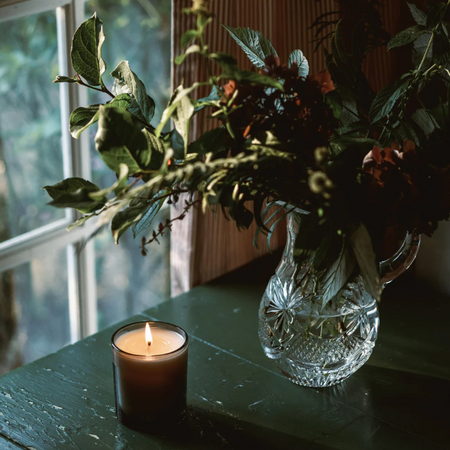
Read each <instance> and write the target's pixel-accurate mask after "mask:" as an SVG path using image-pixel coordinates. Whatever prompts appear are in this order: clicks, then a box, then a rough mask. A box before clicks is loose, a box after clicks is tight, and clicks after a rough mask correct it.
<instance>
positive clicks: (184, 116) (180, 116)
mask: <svg viewBox="0 0 450 450" xmlns="http://www.w3.org/2000/svg"><path fill="white" fill-rule="evenodd" d="M194 111H195V109H194V104H193V103H192V101H191V99H190V98H189V97H188V96H187V95H186V96H184V97H182V98H181V100H180V101H179V102H178V104H177V107H176V109H175V111H174V113H173V114H172V120H173V124H174V126H175V129H176V130H177V131H178V133H179V134H180V136H181V137H182V138H183V142H184V153H185V154H186V153H187V148H188V144H189V124H190V121H191V117H192V116H193V115H194ZM183 156H184V155H183Z"/></svg>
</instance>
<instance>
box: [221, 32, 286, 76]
mask: <svg viewBox="0 0 450 450" xmlns="http://www.w3.org/2000/svg"><path fill="white" fill-rule="evenodd" d="M222 26H223V27H224V28H225V29H226V30H227V31H228V33H230V35H231V37H232V38H233V39H234V40H235V41H236V42H237V43H238V45H239V46H240V47H241V48H242V50H244V52H245V54H246V55H247V56H248V58H249V59H250V61H251V63H252V64H253V65H254V66H255V67H258V68H259V69H262V68H263V67H264V66H265V62H264V60H265V59H266V58H267V56H270V55H275V56H278V55H277V52H276V51H275V49H274V48H273V45H272V44H271V43H270V41H269V40H268V39H267V38H266V37H265V36H264V35H263V34H262V33H260V32H259V31H255V30H252V29H250V28H233V27H229V26H226V25H222Z"/></svg>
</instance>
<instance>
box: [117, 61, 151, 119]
mask: <svg viewBox="0 0 450 450" xmlns="http://www.w3.org/2000/svg"><path fill="white" fill-rule="evenodd" d="M111 75H112V76H113V77H114V78H115V81H114V88H113V90H114V91H115V93H122V92H128V93H130V94H132V96H133V98H134V99H135V101H136V103H135V104H132V105H131V106H130V108H129V111H130V112H131V113H133V114H134V115H136V116H138V117H139V118H141V119H143V120H144V121H146V122H147V123H150V121H151V120H152V119H153V116H154V115H155V102H154V101H153V99H152V98H151V97H150V96H149V95H148V94H147V91H146V89H145V85H144V83H143V82H142V81H141V80H140V79H139V77H138V76H137V75H136V74H135V73H134V72H133V71H132V70H131V69H130V65H129V64H128V61H121V62H120V63H119V64H118V65H117V67H116V68H115V69H114V70H113V71H112V72H111Z"/></svg>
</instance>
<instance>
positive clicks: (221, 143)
mask: <svg viewBox="0 0 450 450" xmlns="http://www.w3.org/2000/svg"><path fill="white" fill-rule="evenodd" d="M228 137H229V134H228V131H227V130H226V129H225V128H214V129H213V130H210V131H207V132H206V133H204V134H202V135H201V136H200V138H199V139H197V140H196V141H194V142H192V143H191V144H189V148H188V153H198V154H199V155H206V154H207V153H210V152H211V153H212V154H213V155H215V154H216V153H218V152H219V151H221V150H223V149H225V148H227V144H226V139H227V138H228Z"/></svg>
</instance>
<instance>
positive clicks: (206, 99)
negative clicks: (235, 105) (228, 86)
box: [195, 85, 220, 113]
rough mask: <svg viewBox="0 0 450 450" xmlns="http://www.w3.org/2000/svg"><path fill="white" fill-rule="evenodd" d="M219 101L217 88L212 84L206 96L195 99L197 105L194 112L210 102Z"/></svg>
mask: <svg viewBox="0 0 450 450" xmlns="http://www.w3.org/2000/svg"><path fill="white" fill-rule="evenodd" d="M218 101H220V95H219V88H218V87H217V86H216V85H214V86H213V87H212V90H211V93H210V94H209V95H208V97H203V98H201V99H199V100H197V105H196V107H195V113H198V112H199V111H201V110H202V109H203V108H206V106H208V105H210V104H211V103H212V102H218Z"/></svg>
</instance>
